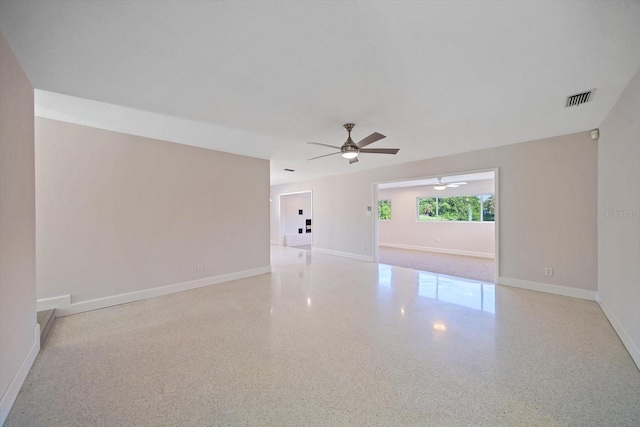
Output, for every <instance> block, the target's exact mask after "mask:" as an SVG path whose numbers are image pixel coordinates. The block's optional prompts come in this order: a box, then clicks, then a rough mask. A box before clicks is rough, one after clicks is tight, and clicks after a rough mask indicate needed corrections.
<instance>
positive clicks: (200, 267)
mask: <svg viewBox="0 0 640 427" xmlns="http://www.w3.org/2000/svg"><path fill="white" fill-rule="evenodd" d="M203 270H204V267H203V265H202V264H198V265H196V271H197V272H198V273H200V272H201V271H203Z"/></svg>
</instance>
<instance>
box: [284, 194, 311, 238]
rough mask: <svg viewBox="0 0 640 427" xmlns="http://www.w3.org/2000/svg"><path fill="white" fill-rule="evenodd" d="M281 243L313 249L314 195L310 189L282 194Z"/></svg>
mask: <svg viewBox="0 0 640 427" xmlns="http://www.w3.org/2000/svg"><path fill="white" fill-rule="evenodd" d="M279 241H280V245H282V246H291V247H295V248H299V249H306V250H311V245H312V242H313V195H312V192H311V191H310V190H309V191H301V192H296V193H285V194H281V195H280V238H279Z"/></svg>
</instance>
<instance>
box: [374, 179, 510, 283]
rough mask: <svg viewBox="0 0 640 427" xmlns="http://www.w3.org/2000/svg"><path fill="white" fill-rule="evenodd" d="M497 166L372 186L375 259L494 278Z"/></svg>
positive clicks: (489, 280)
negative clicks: (374, 217)
mask: <svg viewBox="0 0 640 427" xmlns="http://www.w3.org/2000/svg"><path fill="white" fill-rule="evenodd" d="M497 177H498V170H497V169H490V170H482V171H473V172H463V173H456V174H443V175H439V176H435V177H426V178H414V179H408V180H402V181H393V182H381V183H377V184H375V185H374V194H375V199H376V200H375V201H374V202H375V203H374V205H375V207H376V213H377V220H376V221H374V223H375V226H374V239H375V240H374V242H375V243H376V244H375V245H374V248H375V253H374V258H375V260H376V261H377V262H380V263H384V264H390V265H397V266H401V267H407V268H413V269H416V270H422V271H430V272H433V273H438V274H444V275H449V276H455V277H462V278H466V279H471V280H477V281H481V282H483V283H496V281H497V277H498V272H499V270H498V260H499V257H498V241H499V240H498V228H499V227H498V185H497V183H498V179H497Z"/></svg>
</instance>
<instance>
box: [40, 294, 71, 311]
mask: <svg viewBox="0 0 640 427" xmlns="http://www.w3.org/2000/svg"><path fill="white" fill-rule="evenodd" d="M70 304H71V295H60V296H59V297H51V298H42V299H39V300H37V301H36V311H45V310H53V309H56V308H60V307H67V306H68V305H70Z"/></svg>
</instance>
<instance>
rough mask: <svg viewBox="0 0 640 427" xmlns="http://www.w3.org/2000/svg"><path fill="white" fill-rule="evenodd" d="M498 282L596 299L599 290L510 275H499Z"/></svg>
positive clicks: (533, 289)
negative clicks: (552, 283) (515, 277)
mask: <svg viewBox="0 0 640 427" xmlns="http://www.w3.org/2000/svg"><path fill="white" fill-rule="evenodd" d="M498 284H499V285H505V286H513V287H514V288H522V289H529V290H532V291H539V292H546V293H549V294H556V295H562V296H565V297H573V298H580V299H586V300H590V301H595V300H596V296H597V292H596V291H588V290H586V289H578V288H570V287H568V286H559V285H550V284H548V283H540V282H531V281H529V280H521V279H512V278H510V277H498Z"/></svg>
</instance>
